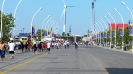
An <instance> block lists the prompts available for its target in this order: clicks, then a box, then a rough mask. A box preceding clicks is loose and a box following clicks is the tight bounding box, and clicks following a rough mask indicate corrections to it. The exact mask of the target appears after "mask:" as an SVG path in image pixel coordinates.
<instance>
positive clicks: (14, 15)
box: [13, 0, 22, 36]
mask: <svg viewBox="0 0 133 74" xmlns="http://www.w3.org/2000/svg"><path fill="white" fill-rule="evenodd" d="M21 2H22V0H20V1H19V2H18V4H17V6H16V8H15V11H14V18H15V20H14V25H15V24H16V11H17V9H18V6H19V4H20V3H21ZM15 27H16V25H15V26H14V35H15ZM14 35H13V36H14Z"/></svg>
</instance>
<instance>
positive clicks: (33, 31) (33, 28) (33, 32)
mask: <svg viewBox="0 0 133 74" xmlns="http://www.w3.org/2000/svg"><path fill="white" fill-rule="evenodd" d="M34 34H35V26H32V35H34Z"/></svg>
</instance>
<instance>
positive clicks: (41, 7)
mask: <svg viewBox="0 0 133 74" xmlns="http://www.w3.org/2000/svg"><path fill="white" fill-rule="evenodd" d="M41 9H42V7H41V8H39V10H37V11H36V13H35V14H34V15H33V17H32V20H31V38H32V23H33V20H34V17H35V16H36V14H37V13H38V12H39V11H40V10H41Z"/></svg>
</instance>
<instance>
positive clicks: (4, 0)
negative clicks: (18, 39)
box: [0, 0, 6, 38]
mask: <svg viewBox="0 0 133 74" xmlns="http://www.w3.org/2000/svg"><path fill="white" fill-rule="evenodd" d="M5 1H6V0H3V3H2V8H1V32H0V34H1V38H2V37H3V32H2V26H3V22H2V19H3V17H2V14H3V9H4V4H5Z"/></svg>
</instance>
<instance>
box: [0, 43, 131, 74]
mask: <svg viewBox="0 0 133 74" xmlns="http://www.w3.org/2000/svg"><path fill="white" fill-rule="evenodd" d="M19 51H20V50H18V51H17V52H19ZM0 74H133V54H132V53H128V52H122V51H116V50H113V49H107V48H103V47H97V46H87V47H85V46H79V48H78V50H75V49H74V46H70V48H69V49H64V48H62V49H52V50H51V53H50V54H47V52H39V53H38V54H36V55H35V54H33V53H32V52H26V53H20V54H16V55H15V59H10V58H9V55H7V56H6V59H5V61H4V62H2V61H0Z"/></svg>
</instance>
